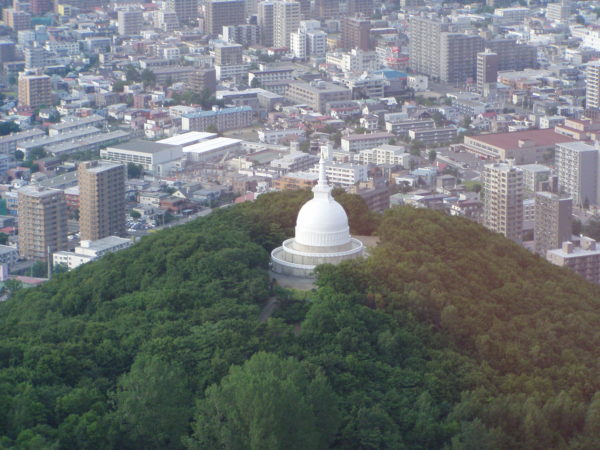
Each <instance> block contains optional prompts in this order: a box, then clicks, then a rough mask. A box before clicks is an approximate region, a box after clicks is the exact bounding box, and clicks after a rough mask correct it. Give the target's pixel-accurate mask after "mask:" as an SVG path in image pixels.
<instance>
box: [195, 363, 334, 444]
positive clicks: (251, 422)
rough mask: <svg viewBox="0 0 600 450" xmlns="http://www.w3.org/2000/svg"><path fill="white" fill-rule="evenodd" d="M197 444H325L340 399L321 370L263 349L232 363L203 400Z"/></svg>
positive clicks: (198, 416)
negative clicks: (238, 363)
mask: <svg viewBox="0 0 600 450" xmlns="http://www.w3.org/2000/svg"><path fill="white" fill-rule="evenodd" d="M198 409H199V410H198V413H197V415H196V421H195V423H194V427H193V428H194V435H193V439H192V440H191V443H192V445H190V448H193V449H205V448H229V449H239V450H242V449H251V450H258V449H267V448H269V449H289V450H293V449H298V450H303V449H308V448H310V449H326V448H329V444H330V443H331V441H332V439H333V436H334V433H335V431H336V429H337V425H338V412H337V401H336V398H335V396H334V394H333V392H332V390H331V388H330V387H329V385H328V383H327V380H326V378H325V377H324V376H323V374H322V373H320V372H317V373H316V374H314V375H311V374H310V373H309V371H308V370H307V369H306V368H305V367H304V366H303V365H302V364H301V363H300V362H299V361H298V360H296V359H294V358H287V359H283V358H280V357H278V356H276V355H273V354H269V353H264V352H260V353H257V354H255V355H254V356H252V358H250V359H249V360H248V361H247V362H246V363H244V365H242V366H241V367H232V368H231V369H230V371H229V375H227V376H226V377H225V378H223V380H221V383H219V385H215V386H211V387H210V388H208V390H207V392H206V399H205V400H204V401H202V402H199V404H198Z"/></svg>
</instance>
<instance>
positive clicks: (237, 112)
mask: <svg viewBox="0 0 600 450" xmlns="http://www.w3.org/2000/svg"><path fill="white" fill-rule="evenodd" d="M252 120H253V113H252V108H251V107H250V106H239V107H233V108H222V109H214V110H212V111H199V112H195V113H192V114H185V115H184V116H183V117H182V118H181V128H182V130H184V131H205V130H206V129H207V128H210V127H211V126H212V127H215V128H216V129H217V131H226V130H234V129H236V128H245V127H247V126H249V125H250V124H252Z"/></svg>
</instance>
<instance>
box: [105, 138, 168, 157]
mask: <svg viewBox="0 0 600 450" xmlns="http://www.w3.org/2000/svg"><path fill="white" fill-rule="evenodd" d="M173 147H174V146H173V145H169V144H159V143H158V142H152V141H143V140H135V141H129V142H125V143H122V144H117V145H111V146H110V147H107V150H126V151H130V152H139V153H149V154H153V153H159V152H162V151H165V150H172V149H173Z"/></svg>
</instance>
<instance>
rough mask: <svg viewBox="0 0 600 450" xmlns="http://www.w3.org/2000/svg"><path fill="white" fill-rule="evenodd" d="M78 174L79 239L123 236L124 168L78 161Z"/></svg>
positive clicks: (111, 164)
mask: <svg viewBox="0 0 600 450" xmlns="http://www.w3.org/2000/svg"><path fill="white" fill-rule="evenodd" d="M78 172H79V229H80V233H81V239H82V240H88V241H95V240H98V239H102V238H104V237H107V236H111V235H115V236H122V235H124V234H125V177H126V169H125V165H123V164H120V163H113V162H109V161H89V162H82V163H80V164H79V167H78Z"/></svg>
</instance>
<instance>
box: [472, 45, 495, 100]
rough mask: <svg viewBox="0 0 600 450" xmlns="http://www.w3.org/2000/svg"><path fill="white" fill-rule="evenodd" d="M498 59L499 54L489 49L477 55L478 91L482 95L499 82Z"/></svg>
mask: <svg viewBox="0 0 600 450" xmlns="http://www.w3.org/2000/svg"><path fill="white" fill-rule="evenodd" d="M498 59H499V58H498V54H496V53H494V52H492V51H491V50H489V49H486V50H485V51H484V52H480V53H477V90H478V91H479V92H480V93H483V92H484V91H485V90H486V86H489V85H492V84H495V83H496V82H497V81H498Z"/></svg>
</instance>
